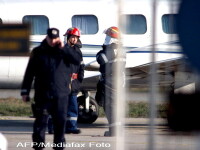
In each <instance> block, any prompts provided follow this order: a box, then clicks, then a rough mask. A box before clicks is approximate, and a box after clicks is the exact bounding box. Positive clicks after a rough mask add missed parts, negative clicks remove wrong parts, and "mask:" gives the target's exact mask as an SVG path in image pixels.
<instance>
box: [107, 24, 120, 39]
mask: <svg viewBox="0 0 200 150" xmlns="http://www.w3.org/2000/svg"><path fill="white" fill-rule="evenodd" d="M104 33H105V34H106V35H108V36H110V37H112V38H118V37H119V29H118V27H114V26H113V27H110V28H108V29H107V30H105V31H104Z"/></svg>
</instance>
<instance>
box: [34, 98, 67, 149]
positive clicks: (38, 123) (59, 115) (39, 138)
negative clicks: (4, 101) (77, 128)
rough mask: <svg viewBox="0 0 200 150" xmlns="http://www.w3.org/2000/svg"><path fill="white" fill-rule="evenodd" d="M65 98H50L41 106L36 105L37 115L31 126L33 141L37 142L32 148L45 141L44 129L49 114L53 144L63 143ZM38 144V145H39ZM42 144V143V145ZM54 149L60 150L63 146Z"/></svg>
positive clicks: (65, 111) (65, 112) (36, 147)
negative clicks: (52, 130) (52, 129)
mask: <svg viewBox="0 0 200 150" xmlns="http://www.w3.org/2000/svg"><path fill="white" fill-rule="evenodd" d="M67 102H68V96H67V98H66V97H64V98H63V99H57V100H52V101H51V102H48V103H46V104H43V106H41V107H37V108H36V109H37V115H36V119H35V122H34V126H33V136H32V138H33V142H34V143H37V145H34V146H33V148H35V149H39V148H38V146H41V144H40V143H45V131H46V127H47V121H48V118H49V115H51V116H52V121H53V127H54V141H53V143H55V144H57V145H58V144H60V145H61V143H63V144H62V145H63V146H64V143H65V137H64V134H65V123H66V114H67ZM39 144H40V145H39ZM42 146H44V145H42ZM54 149H56V150H57V149H59V150H62V149H64V148H63V147H54Z"/></svg>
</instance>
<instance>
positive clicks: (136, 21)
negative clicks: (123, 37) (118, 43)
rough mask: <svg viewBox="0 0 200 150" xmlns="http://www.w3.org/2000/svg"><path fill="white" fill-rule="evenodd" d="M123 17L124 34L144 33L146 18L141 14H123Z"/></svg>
mask: <svg viewBox="0 0 200 150" xmlns="http://www.w3.org/2000/svg"><path fill="white" fill-rule="evenodd" d="M123 18H125V20H126V21H125V24H124V27H125V28H124V31H122V32H123V33H125V34H145V33H146V31H147V22H146V18H145V16H143V15H123Z"/></svg>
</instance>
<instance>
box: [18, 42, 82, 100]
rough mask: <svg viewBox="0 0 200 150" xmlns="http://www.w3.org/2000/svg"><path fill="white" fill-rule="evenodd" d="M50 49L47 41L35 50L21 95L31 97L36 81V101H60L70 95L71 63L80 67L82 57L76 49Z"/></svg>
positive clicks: (66, 47)
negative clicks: (30, 93) (32, 86)
mask: <svg viewBox="0 0 200 150" xmlns="http://www.w3.org/2000/svg"><path fill="white" fill-rule="evenodd" d="M76 48H78V47H69V46H67V45H66V46H65V47H64V49H60V48H58V47H53V48H52V47H50V46H49V45H48V43H47V41H46V40H43V41H42V43H41V45H40V46H38V47H36V48H34V49H33V51H32V52H31V56H30V59H29V62H28V65H27V69H26V72H25V75H24V80H23V83H22V90H21V95H29V92H30V89H31V85H32V82H33V80H34V88H35V101H37V100H38V99H40V100H41V99H59V98H61V97H62V98H63V97H65V96H68V94H69V93H70V88H69V87H70V83H71V77H70V73H71V70H70V63H74V64H76V65H79V64H80V62H81V60H82V55H81V54H80V53H79V52H78V51H76V52H75V49H76Z"/></svg>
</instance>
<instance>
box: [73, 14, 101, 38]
mask: <svg viewBox="0 0 200 150" xmlns="http://www.w3.org/2000/svg"><path fill="white" fill-rule="evenodd" d="M72 27H77V28H79V29H80V30H81V34H96V33H97V32H98V30H99V27H98V19H97V17H96V16H94V15H74V16H73V17H72Z"/></svg>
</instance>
